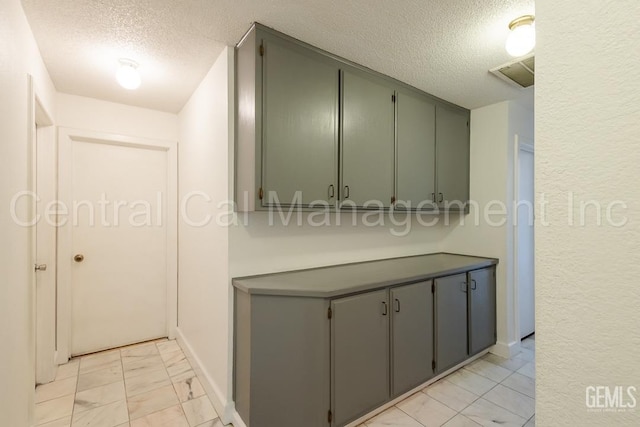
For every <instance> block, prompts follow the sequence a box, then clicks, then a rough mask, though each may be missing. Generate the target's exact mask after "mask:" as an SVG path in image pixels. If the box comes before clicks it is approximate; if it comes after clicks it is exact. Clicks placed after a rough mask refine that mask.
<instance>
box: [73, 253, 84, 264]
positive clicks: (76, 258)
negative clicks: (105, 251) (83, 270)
mask: <svg viewBox="0 0 640 427" xmlns="http://www.w3.org/2000/svg"><path fill="white" fill-rule="evenodd" d="M73 260H74V261H75V262H82V261H84V255H82V254H76V255H75V256H74V257H73Z"/></svg>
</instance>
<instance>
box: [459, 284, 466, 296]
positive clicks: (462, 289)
mask: <svg viewBox="0 0 640 427" xmlns="http://www.w3.org/2000/svg"><path fill="white" fill-rule="evenodd" d="M460 290H461V291H462V292H464V293H465V294H466V293H467V282H461V283H460Z"/></svg>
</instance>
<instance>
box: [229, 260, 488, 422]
mask: <svg viewBox="0 0 640 427" xmlns="http://www.w3.org/2000/svg"><path fill="white" fill-rule="evenodd" d="M493 261H494V260H488V259H486V258H485V259H481V258H476V257H466V256H461V255H454V254H434V255H427V256H419V257H405V258H398V259H393V260H382V261H373V262H369V263H356V264H347V265H344V266H334V267H324V268H320V269H311V270H304V271H297V272H288V273H276V274H269V275H263V276H253V277H247V278H238V279H233V282H234V289H235V291H234V296H235V310H234V320H235V322H234V374H233V378H234V393H233V396H234V401H235V406H236V409H237V411H238V413H239V414H240V416H241V418H242V420H243V421H244V423H245V424H246V425H247V426H248V427H273V426H278V427H300V426H305V427H342V426H344V425H346V424H348V423H350V422H352V421H354V420H356V419H358V418H359V417H361V416H363V415H366V414H367V413H369V412H371V411H372V410H374V409H375V408H377V407H379V406H381V405H383V404H384V403H386V402H388V401H390V400H391V399H393V398H395V397H398V396H401V395H402V394H403V393H406V392H409V391H411V390H413V389H414V388H416V387H419V386H420V385H421V384H423V383H424V382H426V381H428V380H429V379H430V378H432V377H433V376H434V375H437V374H440V373H442V372H444V371H446V370H448V369H449V368H451V367H453V366H455V365H458V364H460V363H461V362H463V361H465V360H466V359H468V358H469V356H472V355H474V354H477V353H478V352H481V351H482V350H485V349H487V348H488V347H489V346H491V345H493V344H494V343H495V330H496V329H495V328H496V325H495V321H496V312H495V309H496V303H495V295H496V291H495V266H494V264H495V263H494V262H493ZM422 266H424V269H423V267H422ZM447 266H448V267H447ZM383 271H386V272H391V274H390V275H389V276H387V277H386V278H384V277H382V276H384V274H385V273H384V272H383ZM421 271H422V273H420V272H421ZM425 272H426V273H425ZM427 273H428V274H427ZM402 274H404V276H402ZM443 274H444V276H443ZM390 277H398V278H401V277H402V280H399V281H390V280H389V278H390ZM359 280H360V281H361V282H358V281H359ZM380 280H382V281H380ZM362 281H364V282H366V283H371V284H372V286H371V287H368V286H365V285H363V282H362ZM378 281H380V282H378ZM347 282H349V283H351V285H349V284H347ZM327 283H329V284H327ZM376 283H380V285H379V286H378V285H376ZM345 286H347V287H346V288H345ZM349 286H351V287H349ZM376 286H377V287H376ZM327 287H328V288H329V292H328V293H325V291H323V289H327ZM434 361H435V365H434Z"/></svg>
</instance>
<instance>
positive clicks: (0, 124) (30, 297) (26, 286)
mask: <svg viewBox="0 0 640 427" xmlns="http://www.w3.org/2000/svg"><path fill="white" fill-rule="evenodd" d="M27 73H29V74H31V75H32V76H33V82H34V86H35V91H36V93H37V95H38V97H39V98H40V100H41V103H42V105H43V106H44V108H45V109H46V110H47V111H48V112H49V113H50V114H51V115H52V116H54V115H55V108H54V105H53V104H54V102H53V98H54V94H55V88H54V86H53V83H52V82H51V79H50V78H49V75H48V74H47V71H46V69H45V67H44V64H43V62H42V60H41V58H40V53H39V51H38V48H37V46H36V44H35V41H34V39H33V36H32V34H31V30H30V28H29V25H28V24H27V20H26V18H25V16H24V13H23V11H22V7H21V5H20V2H19V1H18V0H2V1H0V93H1V94H2V95H1V96H0V201H1V203H2V206H1V208H0V240H1V241H2V244H1V245H0V280H1V281H0V342H1V343H2V348H3V350H2V351H0V425H3V426H28V425H31V424H32V420H33V411H32V409H33V401H34V386H35V365H34V364H35V349H34V343H35V334H34V322H33V316H34V301H35V300H34V297H35V293H34V281H33V278H34V274H33V265H32V262H33V259H32V250H33V247H32V245H31V232H30V229H28V228H24V227H20V226H18V225H16V224H15V223H14V221H13V220H12V218H11V215H10V213H9V212H10V211H9V208H10V201H11V199H12V197H13V196H14V195H15V194H16V193H17V192H19V191H24V190H29V189H30V188H31V187H30V186H31V185H32V182H31V178H32V169H31V162H32V159H31V158H30V144H31V141H30V135H29V132H28V125H29V122H30V120H33V116H32V114H31V112H30V111H28V106H29V100H28V92H27ZM54 117H55V116H54ZM19 213H20V215H22V216H24V217H25V218H26V216H27V214H28V213H29V212H28V206H25V205H21V206H20V207H19Z"/></svg>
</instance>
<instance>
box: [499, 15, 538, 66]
mask: <svg viewBox="0 0 640 427" xmlns="http://www.w3.org/2000/svg"><path fill="white" fill-rule="evenodd" d="M534 19H535V18H534V16H533V15H524V16H521V17H519V18H516V19H514V20H513V21H511V22H510V23H509V30H511V32H510V33H509V36H508V37H507V42H506V43H505V45H504V47H505V49H507V53H509V55H511V56H513V57H518V56H523V55H526V54H527V53H529V52H531V51H532V50H533V48H534V47H535V45H536V29H535V27H534V24H533V21H534Z"/></svg>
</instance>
